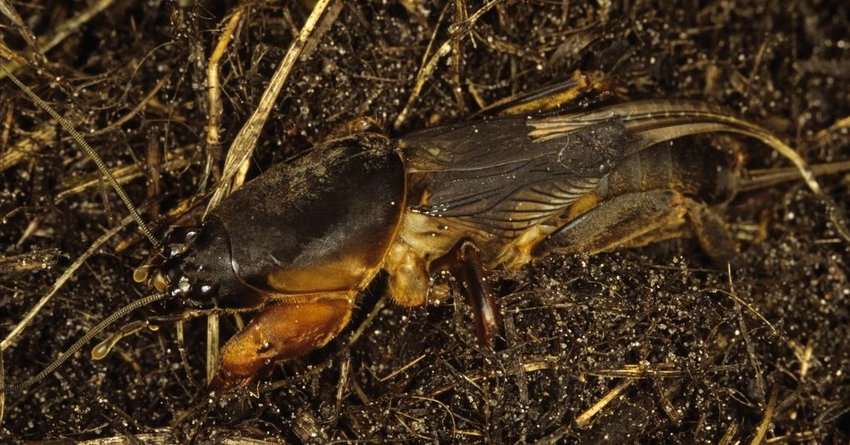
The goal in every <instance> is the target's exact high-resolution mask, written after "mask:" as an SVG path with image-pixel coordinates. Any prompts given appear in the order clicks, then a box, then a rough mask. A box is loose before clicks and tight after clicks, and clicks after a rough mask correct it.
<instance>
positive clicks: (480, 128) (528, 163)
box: [401, 118, 632, 232]
mask: <svg viewBox="0 0 850 445" xmlns="http://www.w3.org/2000/svg"><path fill="white" fill-rule="evenodd" d="M533 122H534V120H529V119H524V118H495V119H489V120H483V121H478V122H473V123H466V124H461V125H456V126H450V127H439V128H433V129H429V130H424V131H420V132H417V133H412V134H410V135H408V136H406V137H404V138H402V140H401V144H402V153H403V156H404V160H405V166H406V169H407V171H408V173H409V174H410V175H413V176H414V178H413V179H414V182H416V181H419V182H420V183H422V186H423V188H424V190H425V193H424V194H423V197H422V201H421V202H419V203H410V205H411V207H412V210H413V211H415V212H419V213H424V214H427V215H431V216H438V217H447V218H460V219H464V220H467V221H469V222H471V223H473V224H475V225H477V226H485V227H488V228H489V229H491V230H493V231H497V232H498V231H506V232H516V231H520V230H523V229H525V228H527V227H530V226H532V225H535V224H540V223H541V222H543V221H545V220H547V219H549V218H551V217H552V216H553V215H556V214H558V213H560V212H561V211H562V210H563V209H564V208H565V207H567V206H568V205H569V204H570V203H572V202H573V201H575V200H576V199H578V198H580V197H581V196H583V195H585V194H587V193H588V192H589V191H591V190H593V189H594V188H595V187H596V185H597V183H598V181H599V180H600V179H601V178H602V177H604V175H605V174H607V173H608V172H609V171H610V170H611V169H612V168H614V167H615V166H616V165H617V162H618V161H619V159H620V158H621V157H622V153H623V150H622V147H625V146H628V145H630V144H632V142H631V141H630V140H629V138H630V137H629V136H628V135H627V134H626V133H625V132H624V131H623V128H622V125H620V123H619V122H617V121H616V120H609V121H607V122H600V123H594V124H592V125H589V126H586V127H585V128H580V129H576V130H571V131H569V132H567V133H564V134H563V135H561V137H557V138H548V139H545V140H544V139H535V138H533V137H531V136H530V132H531V131H532V130H533V127H532V126H531V124H532V123H533Z"/></svg>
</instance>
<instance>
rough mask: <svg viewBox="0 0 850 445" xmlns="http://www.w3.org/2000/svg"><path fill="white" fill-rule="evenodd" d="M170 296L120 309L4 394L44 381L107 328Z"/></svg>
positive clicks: (164, 294)
mask: <svg viewBox="0 0 850 445" xmlns="http://www.w3.org/2000/svg"><path fill="white" fill-rule="evenodd" d="M169 296H171V293H168V292H162V293H158V294H152V295H148V296H147V297H144V298H141V299H139V300H136V301H134V302H132V303H130V304H128V305H126V306H124V307H122V308H121V309H118V310H117V311H115V312H113V313H112V314H111V315H110V316H108V317H106V318H104V319H103V320H102V321H101V322H100V323H98V324H97V326H95V327H93V328H92V329H91V330H89V331H88V332H87V333H86V335H84V336H82V337H80V339H79V340H77V341H76V342H75V343H74V344H73V345H71V347H70V348H68V350H67V351H65V352H63V353H62V354H59V357H56V360H53V362H52V363H50V364H49V365H48V366H47V367H46V368H44V369H43V370H42V371H41V372H39V373H38V374H36V375H35V376H33V377H30V378H28V379H27V380H25V381H23V382H21V383H18V384H16V385H10V386H8V387H6V388H5V389H4V392H5V393H6V394H9V393H17V392H21V391H23V390H25V389H27V388H29V387H30V386H32V385H34V384H36V383H38V382H40V381H41V380H42V379H44V378H45V377H47V376H48V375H50V374H51V373H53V371H56V369H57V368H58V367H60V366H62V364H63V363H65V361H66V360H68V358H69V357H71V356H72V355H74V354H76V353H77V351H79V350H80V349H81V348H82V347H83V346H85V344H86V343H88V342H89V340H91V339H92V338H94V336H95V335H97V334H100V333H101V332H103V330H104V329H106V328H107V327H109V325H111V324H112V323H115V322H116V321H118V319H120V318H122V317H124V316H125V315H127V314H129V313H130V312H132V311H134V310H136V309H138V308H140V307H142V306H147V305H149V304H151V303H155V302H157V301H161V300H164V299H166V298H168V297H169Z"/></svg>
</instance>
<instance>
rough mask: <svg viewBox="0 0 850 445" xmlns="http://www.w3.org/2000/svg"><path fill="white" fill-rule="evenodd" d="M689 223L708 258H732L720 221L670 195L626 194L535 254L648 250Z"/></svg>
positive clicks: (586, 215) (546, 242) (602, 205)
mask: <svg viewBox="0 0 850 445" xmlns="http://www.w3.org/2000/svg"><path fill="white" fill-rule="evenodd" d="M689 222H690V225H691V227H692V229H693V232H694V234H695V235H696V236H697V238H698V239H699V242H700V245H701V246H702V248H703V249H704V250H705V251H706V253H707V254H708V255H709V256H710V257H712V258H713V259H717V260H721V259H725V258H730V257H731V256H732V255H734V251H735V249H734V242H733V241H732V237H731V235H730V234H729V231H728V229H727V228H726V226H725V224H724V223H723V221H722V220H721V219H720V217H719V216H717V215H716V214H715V213H714V212H712V211H711V210H710V209H709V208H708V207H706V206H705V205H703V204H700V203H698V202H696V201H694V200H692V199H690V198H688V197H685V196H684V195H682V194H681V193H678V192H676V191H673V190H650V191H646V192H639V193H629V194H625V195H620V196H616V197H614V198H611V199H608V200H606V201H603V202H601V203H599V204H598V205H596V206H595V207H594V208H592V209H591V210H589V211H587V212H586V213H584V214H582V215H581V216H579V217H577V218H575V219H574V220H572V221H570V222H569V223H567V224H565V225H564V226H563V227H561V228H559V229H558V230H556V231H555V232H554V233H552V234H551V235H549V236H548V237H547V238H546V239H544V240H543V241H541V242H540V244H538V245H537V246H535V249H534V253H535V254H536V255H546V254H547V253H549V252H552V251H555V252H560V253H589V254H594V253H597V252H602V251H607V250H612V249H615V248H617V247H629V246H638V245H646V244H650V243H653V242H657V241H661V240H664V239H668V238H670V237H671V234H677V233H681V229H682V227H683V226H684V225H685V224H687V223H689Z"/></svg>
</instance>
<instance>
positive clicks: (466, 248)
mask: <svg viewBox="0 0 850 445" xmlns="http://www.w3.org/2000/svg"><path fill="white" fill-rule="evenodd" d="M449 271H450V272H451V273H452V275H453V276H454V277H455V279H456V280H457V282H458V284H459V285H460V288H461V292H462V293H463V294H464V296H466V298H467V300H468V301H469V304H470V305H471V306H472V310H473V314H474V316H475V327H476V333H477V334H478V340H479V341H480V342H481V344H483V345H484V346H487V347H489V348H491V349H492V348H494V347H495V345H496V334H498V332H499V319H500V317H499V308H498V307H497V305H496V302H495V301H493V295H492V293H491V292H490V290H489V289H488V286H487V285H486V284H485V283H484V272H483V271H482V269H481V253H480V252H479V251H478V248H476V247H475V245H473V244H472V243H471V242H468V241H467V242H462V243H461V244H460V245H459V246H458V247H457V248H456V249H455V252H454V258H453V259H452V261H451V262H450V264H449Z"/></svg>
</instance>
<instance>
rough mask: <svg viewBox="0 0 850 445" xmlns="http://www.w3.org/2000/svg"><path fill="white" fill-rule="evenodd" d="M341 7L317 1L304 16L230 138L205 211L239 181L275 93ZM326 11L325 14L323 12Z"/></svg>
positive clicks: (271, 105) (271, 106) (334, 2)
mask: <svg viewBox="0 0 850 445" xmlns="http://www.w3.org/2000/svg"><path fill="white" fill-rule="evenodd" d="M341 9H342V2H338V1H333V0H320V1H318V2H316V5H315V6H314V7H313V11H312V12H311V13H310V16H309V17H308V18H307V22H306V23H305V24H304V26H303V27H302V28H301V32H300V33H299V34H298V38H296V39H295V41H294V42H292V45H291V46H290V47H289V50H288V51H287V52H286V55H285V56H284V57H283V60H282V61H281V63H280V66H279V67H278V68H277V69H276V70H275V72H274V75H273V76H272V78H271V80H270V81H269V85H268V87H266V90H265V91H264V92H263V96H262V97H261V98H260V103H259V104H258V105H257V108H256V109H255V110H254V113H253V114H251V117H250V118H249V119H248V121H247V122H245V124H244V125H243V126H242V129H241V130H239V133H238V134H237V135H236V138H234V139H233V143H232V144H230V149H229V150H228V152H227V158H226V159H225V162H224V169H223V171H222V182H221V184H219V187H218V188H217V189H216V191H215V193H214V194H213V196H212V198H211V199H210V202H209V205H208V206H207V211H209V210H210V209H213V208H215V207H216V206H217V205H218V203H219V202H220V201H221V200H222V199H224V197H225V196H227V195H228V194H230V191H231V187H233V186H234V185H235V183H238V182H241V181H240V180H239V179H238V178H237V174H238V172H239V171H240V170H241V169H243V166H244V165H245V164H246V163H247V162H248V160H249V159H250V158H251V153H253V152H254V147H255V146H256V143H257V138H258V137H259V136H260V131H262V129H263V126H264V125H265V124H266V120H267V119H268V117H269V114H270V113H271V110H272V108H273V107H274V104H275V102H276V101H277V96H278V94H280V90H281V89H282V88H283V85H284V83H285V82H286V79H287V78H288V77H289V74H290V73H291V72H292V69H293V67H294V66H295V62H296V61H298V59H299V58H300V57H301V56H302V53H303V52H304V49H305V48H306V47H307V46H308V45H310V42H311V40H319V39H321V37H322V35H323V33H324V32H325V31H327V29H328V28H329V27H330V24H331V23H332V22H333V20H335V19H336V16H337V15H338V14H339V11H340V10H341ZM326 10H327V15H325V13H326ZM323 17H324V20H323ZM321 22H323V23H321Z"/></svg>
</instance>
